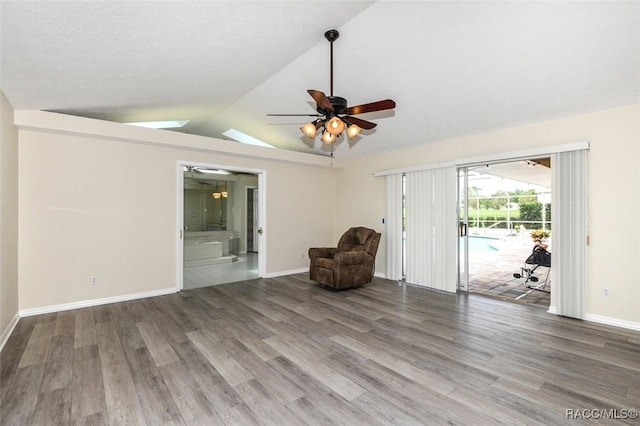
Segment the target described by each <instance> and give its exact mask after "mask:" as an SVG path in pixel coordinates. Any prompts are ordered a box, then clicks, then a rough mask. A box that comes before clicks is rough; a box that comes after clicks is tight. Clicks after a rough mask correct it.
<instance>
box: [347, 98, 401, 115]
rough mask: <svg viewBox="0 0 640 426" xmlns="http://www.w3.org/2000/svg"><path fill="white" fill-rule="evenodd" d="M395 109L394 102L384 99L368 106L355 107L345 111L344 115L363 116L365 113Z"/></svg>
mask: <svg viewBox="0 0 640 426" xmlns="http://www.w3.org/2000/svg"><path fill="white" fill-rule="evenodd" d="M395 107H396V103H395V101H392V100H391V99H384V100H382V101H376V102H371V103H368V104H362V105H356V106H352V107H349V108H347V109H346V111H345V112H346V113H347V114H349V115H352V114H353V115H355V114H364V113H365V112H374V111H384V110H386V109H393V108H395Z"/></svg>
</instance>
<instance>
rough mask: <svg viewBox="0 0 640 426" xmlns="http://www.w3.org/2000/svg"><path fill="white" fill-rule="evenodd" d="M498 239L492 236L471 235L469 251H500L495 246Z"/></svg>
mask: <svg viewBox="0 0 640 426" xmlns="http://www.w3.org/2000/svg"><path fill="white" fill-rule="evenodd" d="M496 241H498V239H497V238H491V237H471V236H470V237H469V253H473V252H476V253H478V252H480V253H487V252H494V251H498V249H497V248H496V247H495V245H494V244H495V242H496Z"/></svg>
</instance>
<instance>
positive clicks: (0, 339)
mask: <svg viewBox="0 0 640 426" xmlns="http://www.w3.org/2000/svg"><path fill="white" fill-rule="evenodd" d="M19 320H20V313H18V312H16V314H15V315H14V316H13V318H11V321H9V324H7V326H6V327H5V329H4V331H3V332H2V334H0V352H2V348H4V344H5V343H7V340H9V336H11V333H13V329H14V328H16V325H18V321H19Z"/></svg>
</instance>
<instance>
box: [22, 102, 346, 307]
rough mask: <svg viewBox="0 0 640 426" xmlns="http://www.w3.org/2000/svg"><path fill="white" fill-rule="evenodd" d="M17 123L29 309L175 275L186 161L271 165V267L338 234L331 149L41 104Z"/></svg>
mask: <svg viewBox="0 0 640 426" xmlns="http://www.w3.org/2000/svg"><path fill="white" fill-rule="evenodd" d="M16 123H17V125H18V127H19V129H20V132H19V140H20V158H19V166H20V170H19V185H20V201H19V202H20V204H19V206H20V214H19V218H20V225H19V232H20V249H19V274H20V275H19V276H20V286H19V291H20V310H26V309H37V308H42V307H47V306H53V305H60V304H67V303H74V302H80V301H86V300H92V299H101V298H108V297H116V296H121V295H127V294H135V293H143V292H154V291H159V290H164V289H170V288H172V287H175V286H176V283H175V280H176V279H175V277H176V241H177V240H176V235H177V234H178V230H179V226H178V225H177V217H176V216H177V181H176V180H177V179H178V175H177V162H178V161H185V162H192V163H208V164H216V165H226V166H229V168H233V167H234V166H236V167H238V168H241V169H246V168H253V169H260V170H265V171H266V176H267V184H266V194H267V205H266V209H267V214H266V227H265V232H266V236H267V254H266V255H267V264H266V273H267V275H273V274H278V273H281V272H286V271H291V270H299V269H302V268H308V258H307V256H306V252H307V249H308V247H310V246H313V245H325V244H327V243H329V242H330V237H331V231H332V229H333V228H332V224H333V220H332V218H330V219H328V218H327V216H326V212H327V211H331V212H332V211H333V210H334V200H333V183H334V176H333V175H334V169H333V168H331V167H328V165H329V162H328V160H327V159H325V158H322V157H318V156H310V155H306V154H301V153H293V152H286V151H280V152H277V153H273V152H272V151H275V150H268V149H267V148H257V147H248V146H244V145H242V146H241V144H238V143H235V142H230V141H223V140H216V139H211V138H203V137H199V136H193V135H185V134H181V133H175V132H166V131H154V130H150V129H142V128H135V127H132V126H126V125H121V124H116V123H107V122H103V121H98V120H90V119H84V118H79V117H71V116H64V115H60V114H53V113H45V112H38V111H16ZM214 149H215V150H216V151H214ZM223 150H224V151H225V152H223ZM265 150H267V151H269V152H266V151H265ZM255 155H259V156H272V158H270V159H261V158H255V157H254V158H252V156H255ZM150 189H153V190H150ZM140 194H146V196H144V197H140ZM310 194H312V196H309V195H310ZM303 254H304V255H303ZM92 276H95V277H97V284H95V285H93V284H91V277H92Z"/></svg>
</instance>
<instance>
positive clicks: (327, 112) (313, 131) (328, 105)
mask: <svg viewBox="0 0 640 426" xmlns="http://www.w3.org/2000/svg"><path fill="white" fill-rule="evenodd" d="M339 36H340V33H339V32H338V31H337V30H328V31H327V32H325V33H324V37H325V38H326V39H327V40H328V41H329V43H330V44H331V67H330V71H331V74H330V77H331V86H330V89H331V91H330V95H329V96H327V95H325V94H324V93H323V92H321V91H319V90H313V89H310V90H307V92H308V93H309V95H311V97H312V98H313V100H314V101H315V102H316V111H317V112H318V113H317V114H267V115H269V116H288V117H290V116H296V115H297V116H311V117H319V118H317V119H315V120H314V121H312V122H310V123H307V124H305V125H303V126H302V127H300V131H301V132H302V133H303V134H304V135H305V136H306V137H308V138H310V139H313V138H315V137H316V135H317V133H318V129H320V128H323V130H322V137H321V140H322V142H324V143H325V144H331V145H332V146H331V156H333V144H334V143H335V142H336V141H337V140H338V137H340V135H342V133H343V132H345V130H346V134H347V137H348V138H349V139H353V138H355V137H356V136H358V135H359V134H360V132H362V130H363V129H365V130H370V129H373V128H374V127H376V123H372V122H370V121H366V120H363V119H361V118H357V117H353V115H356V114H364V113H367V112H375V111H384V110H388V109H393V108H395V107H396V103H395V102H394V101H393V100H391V99H384V100H381V101H376V102H371V103H367V104H362V105H356V106H352V107H348V106H347V105H348V103H347V100H346V99H345V98H342V97H340V96H333V42H334V41H336V40H337V39H338V37H339Z"/></svg>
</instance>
